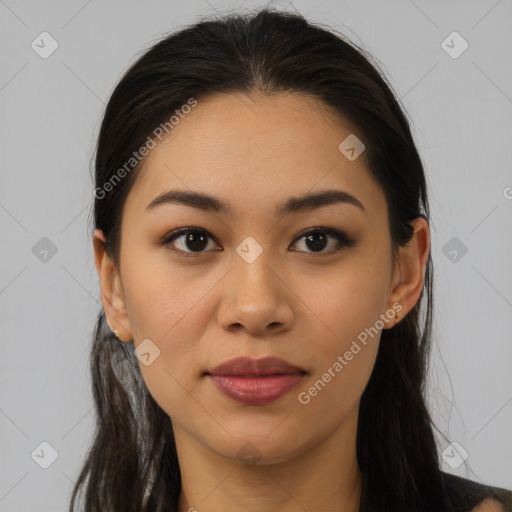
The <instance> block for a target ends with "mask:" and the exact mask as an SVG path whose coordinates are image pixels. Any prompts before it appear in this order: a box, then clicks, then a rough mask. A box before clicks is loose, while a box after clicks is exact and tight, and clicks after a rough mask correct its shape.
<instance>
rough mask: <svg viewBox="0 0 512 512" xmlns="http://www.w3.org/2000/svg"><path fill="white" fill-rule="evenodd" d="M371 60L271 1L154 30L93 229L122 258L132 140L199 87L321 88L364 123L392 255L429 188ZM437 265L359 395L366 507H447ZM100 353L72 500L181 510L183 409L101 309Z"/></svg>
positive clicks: (101, 510)
mask: <svg viewBox="0 0 512 512" xmlns="http://www.w3.org/2000/svg"><path fill="white" fill-rule="evenodd" d="M372 61H373V59H372V58H371V56H369V55H368V54H366V52H365V51H364V50H363V49H362V48H359V47H358V46H357V45H355V44H354V43H352V42H350V41H347V40H345V38H344V37H343V36H342V35H341V34H336V33H335V32H334V31H331V30H329V29H327V28H323V27H321V26H320V25H317V24H313V23H311V22H308V21H306V20H305V19H304V18H303V17H302V16H301V15H299V14H294V13H293V14H292V13H288V12H280V11H277V10H274V9H270V8H265V9H263V10H260V11H258V12H255V13H251V14H244V15H242V14H235V15H233V14H231V15H227V16H225V17H222V18H219V19H215V18H212V19H203V20H202V21H201V22H198V23H196V24H194V25H191V26H188V27H186V28H184V29H181V30H180V31H178V32H175V33H173V34H171V35H167V36H166V37H165V38H163V39H161V40H159V41H158V42H156V43H155V44H154V45H153V46H152V47H151V48H150V49H149V50H147V51H146V52H145V53H144V54H143V55H142V56H140V57H139V58H138V60H137V61H136V62H135V63H134V64H133V65H132V66H131V67H130V68H129V69H128V71H127V72H126V73H125V74H124V76H123V77H122V79H121V80H120V82H119V83H118V85H117V86H116V87H115V90H114V91H113V93H112V95H111V98H110V100H109V102H108V104H107V106H106V110H105V113H104V117H103V121H102V124H101V128H100V133H99V137H98V143H97V147H96V160H95V199H94V227H95V228H98V229H101V230H103V233H104V235H105V237H106V243H105V248H106V251H107V252H108V254H109V255H110V256H111V257H112V258H113V261H114V262H115V264H116V265H117V267H118V268H119V251H120V226H121V218H122V212H123V205H124V202H125V199H126V197H127V194H128V193H129V191H130V190H131V187H132V185H133V183H134V181H135V179H136V177H137V173H138V171H139V170H140V167H141V164H140V163H136V165H133V168H132V169H127V167H126V163H127V162H130V159H131V157H132V155H133V152H134V151H137V150H138V149H139V148H141V147H142V146H143V145H144V144H145V143H147V142H148V141H149V140H155V141H156V142H158V141H157V136H156V135H155V128H156V127H158V126H160V125H162V123H165V122H167V121H168V120H169V118H170V116H171V115H172V114H173V113H174V112H175V111H176V110H179V109H180V107H182V106H183V105H185V104H187V103H189V104H190V99H191V98H194V99H195V100H196V101H201V98H205V97H206V96H207V95H212V94H217V93H218V94H221V93H227V92H245V93H250V92H252V91H258V92H261V93H264V94H269V95H270V94H272V93H275V92H279V91H290V92H292V91H293V92H300V93H305V94H309V95H314V96H315V97H317V98H320V99H321V100H323V101H324V102H325V104H326V105H328V106H329V107H330V108H331V109H333V111H335V112H337V113H339V114H341V115H342V116H344V118H345V119H347V120H348V121H349V122H350V123H351V124H352V125H353V126H355V127H356V128H357V130H358V133H360V134H361V137H362V139H363V140H364V142H365V145H366V151H365V157H366V159H367V164H368V167H369V171H370V172H371V174H372V176H373V177H374V178H375V180H376V182H378V184H379V185H380V187H381V189H382V190H383V192H384V194H385V197H386V201H387V207H388V211H389V230H390V236H391V241H392V247H393V256H394V257H395V256H396V254H397V252H398V248H399V247H400V246H402V245H404V244H406V243H407V242H408V241H409V240H410V239H411V237H412V234H413V228H412V226H411V224H410V223H411V221H412V220H414V219H416V218H418V217H419V216H423V217H424V218H425V219H426V220H427V221H428V222H430V221H429V207H428V198H427V186H426V181H425V175H424V170H423V166H422V162H421V159H420V156H419V154H418V151H417V149H416V147H415V144H414V140H413V137H412V134H411V130H410V126H409V123H408V120H407V118H406V116H405V114H404V111H403V109H402V107H401V106H400V104H399V102H398V100H397V99H396V97H395V94H394V93H393V92H392V89H391V87H390V86H389V84H388V83H387V81H386V79H385V78H384V77H383V74H382V73H381V72H380V70H379V67H378V65H377V64H375V63H371V62H372ZM142 162H143V160H142ZM132 164H133V162H132ZM123 166H124V169H125V171H126V172H124V173H122V179H118V178H119V176H120V173H119V169H121V168H123ZM116 176H117V178H116ZM107 183H110V186H106V184H107ZM432 272H433V267H432V261H431V258H430V255H429V258H428V262H427V268H426V272H425V282H424V287H423V290H422V294H421V297H420V300H418V302H417V304H416V305H415V307H414V308H413V309H412V310H411V311H410V312H409V313H408V314H407V315H406V316H405V318H401V319H400V322H399V323H398V324H397V325H396V326H395V327H393V328H392V329H387V330H384V331H382V337H381V342H380V348H379V352H378V355H377V360H376V363H375V367H374V370H373V373H372V375H371V378H370V380H369V383H368V385H367V387H366V389H365V391H364V393H363V395H362V397H361V402H360V413H359V423H358V430H357V458H358V463H359V467H360V470H361V474H362V478H363V495H362V504H361V510H378V511H381V512H383V511H387V512H398V511H404V512H405V511H407V512H411V511H412V510H414V511H417V512H420V511H425V512H426V511H436V512H439V511H442V510H448V508H447V507H448V505H447V503H446V494H445V491H444V487H443V479H442V471H441V469H440V464H439V459H438V452H437V448H436V442H435V438H434V435H433V427H434V424H433V421H432V418H431V416H430V413H429V411H428V408H427V406H426V400H425V398H424V392H425V378H426V374H427V364H428V360H429V351H430V346H431V327H432V317H431V311H432V285H433V281H432V277H433V276H432ZM424 300H426V303H427V304H426V312H425V315H424V322H423V326H421V325H420V322H421V320H420V303H422V302H424ZM422 312H423V311H422ZM90 364H91V373H92V386H93V392H94V400H95V407H96V416H97V419H96V430H95V435H94V439H93V441H92V444H91V446H90V449H89V451H88V455H87V459H86V461H85V463H84V465H83V467H82V470H81V473H80V475H79V477H78V480H77V482H76V484H75V487H74V489H73V495H72V497H71V503H70V512H72V511H73V510H76V509H75V505H76V502H77V501H78V497H79V496H82V495H83V496H82V497H83V498H84V510H87V511H88V512H89V511H95V512H107V511H109V512H110V511H112V512H129V511H133V512H140V511H141V510H144V511H148V512H156V511H161V512H164V511H176V510H177V502H178V496H179V492H180V487H181V476H180V468H179V464H178V458H177V455H176V448H175V443H174V436H173V430H172V420H171V419H170V418H169V417H168V415H167V414H166V413H165V412H164V411H163V410H162V409H161V408H160V407H159V406H158V405H157V404H156V402H155V400H154V399H153V398H152V397H151V395H150V394H149V392H148V390H147V388H146V386H145V384H144V381H143V379H142V377H141V373H140V370H139V365H138V361H137V358H136V357H135V354H134V347H133V343H122V342H120V341H119V340H117V339H116V338H115V336H114V335H113V334H112V332H111V331H110V329H109V327H108V325H107V323H106V319H105V314H104V311H101V313H100V314H99V317H98V321H97V325H96V329H95V333H94V344H93V347H92V353H91V360H90Z"/></svg>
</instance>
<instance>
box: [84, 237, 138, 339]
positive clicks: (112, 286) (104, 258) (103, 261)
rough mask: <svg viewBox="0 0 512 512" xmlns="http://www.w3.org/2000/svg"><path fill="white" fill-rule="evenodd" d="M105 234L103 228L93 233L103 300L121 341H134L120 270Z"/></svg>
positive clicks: (95, 257) (109, 318)
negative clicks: (109, 251) (109, 252)
mask: <svg viewBox="0 0 512 512" xmlns="http://www.w3.org/2000/svg"><path fill="white" fill-rule="evenodd" d="M105 241H106V239H105V236H104V235H103V231H102V230H101V229H95V230H94V233H93V244H94V260H95V263H96V270H97V272H98V277H99V280H100V287H101V302H102V303H103V309H104V311H105V316H106V318H107V322H108V325H109V326H110V329H111V330H112V331H114V330H116V331H117V332H118V335H119V339H120V340H121V341H126V342H128V341H132V340H133V336H132V331H131V327H130V322H129V320H128V316H127V314H126V307H125V300H124V292H123V288H122V285H121V279H120V276H119V272H118V270H117V269H116V267H115V265H114V262H113V261H112V259H111V258H110V256H109V255H108V254H107V252H106V251H105Z"/></svg>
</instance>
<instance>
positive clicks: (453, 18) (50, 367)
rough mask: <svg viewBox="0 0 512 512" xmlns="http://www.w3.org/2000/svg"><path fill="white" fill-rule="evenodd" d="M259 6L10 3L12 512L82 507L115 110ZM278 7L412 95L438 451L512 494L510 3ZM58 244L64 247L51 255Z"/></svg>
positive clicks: (4, 5) (3, 330) (5, 273)
mask: <svg viewBox="0 0 512 512" xmlns="http://www.w3.org/2000/svg"><path fill="white" fill-rule="evenodd" d="M262 5H263V4H262V3H255V2H241V1H239V2H235V1H232V2H221V1H214V0H211V1H209V2H207V1H206V0H188V1H187V2H174V1H165V2H164V1H159V2H157V1H148V2H135V1H124V2H120V1H102V2H100V1H98V0H92V1H80V2H76V1H67V2H63V1H61V2H45V3H43V2H36V1H32V2H28V1H13V0H9V1H8V0H0V41H1V42H0V48H1V54H0V58H1V66H0V107H1V116H0V130H1V137H0V141H1V142H0V143H1V149H0V151H1V155H2V160H1V162H2V164H1V184H2V186H1V188H0V226H1V242H0V243H1V247H2V251H1V254H0V257H1V261H0V269H1V272H0V315H1V324H0V339H1V350H2V352H1V358H0V368H1V371H0V379H1V387H0V433H1V436H0V443H1V450H2V459H1V460H2V463H1V470H0V472H1V475H0V511H2V512H7V511H9V512H17V511H24V512H27V511H35V510H37V511H38V512H45V511H52V512H55V511H57V510H60V511H65V510H67V503H68V499H69V495H70V492H71V488H72V483H73V482H74V480H75V478H76V476H77V474H78V470H79V467H80V465H81V463H82V461H83V458H84V456H85V449H86V447H87V445H88V443H89V441H90V438H91V433H92V425H93V422H92V420H93V417H92V399H91V391H90V381H89V373H88V371H89V370H88V365H87V357H88V351H89V346H90V343H91V337H92V329H93V325H94V321H95V318H96V314H97V312H98V310H99V307H100V301H99V287H98V280H97V275H96V270H95V267H94V257H93V248H92V242H91V230H90V229H89V225H88V214H89V209H90V205H91V200H92V183H91V180H90V176H89V162H90V159H91V156H92V155H93V149H94V144H95V138H96V136H97V133H98V128H99V122H100V118H101V114H102V111H103V108H104V102H106V101H107V99H108V97H109V94H110V93H111V92H112V90H113V87H114V86H115V84H116V82H117V81H118V80H119V78H120V77H121V74H122V73H123V72H124V70H125V69H126V68H127V67H128V66H129V65H130V64H131V63H132V62H133V61H134V58H135V56H136V54H138V53H139V52H141V51H142V50H143V49H145V48H148V47H149V46H150V45H151V43H152V42H153V41H155V40H156V39H157V38H159V37H160V36H162V35H163V34H164V33H165V32H167V31H171V30H174V29H176V28H178V27H180V26H183V25H185V24H188V23H192V22H194V21H197V20H198V19H199V17H200V16H201V15H204V14H214V13H215V11H217V10H218V11H220V12H221V13H224V12H225V11H226V10H228V9H233V10H236V9H238V8H242V9H245V8H249V9H251V8H253V7H258V6H262ZM273 5H274V6H276V7H281V8H287V10H294V9H297V10H298V11H299V12H301V13H302V14H304V15H306V16H307V17H308V18H309V19H311V20H313V21H318V22H321V23H325V24H327V25H329V26H332V27H334V28H335V29H337V30H340V31H341V32H343V33H344V34H346V35H347V36H348V37H350V38H352V39H353V40H354V41H355V42H356V43H359V44H362V45H363V46H364V47H365V48H366V49H368V50H369V51H370V52H372V53H373V54H374V55H375V57H376V58H377V59H378V60H379V61H380V63H381V65H382V68H383V71H384V72H385V73H386V75H387V76H388V78H389V80H390V82H391V84H392V85H393V87H394V89H395V91H396V92H397V94H398V95H399V96H400V97H401V98H402V101H403V104H404V106H405V108H406V110H407V111H408V113H409V116H410V118H411V119H412V121H413V127H414V133H415V137H416V140H417V143H418V146H419V148H420V152H421V155H422V158H423V160H424V163H425V166H426V172H427V175H428V181H429V185H430V197H431V208H432V225H431V234H432V255H433V259H434V265H435V273H434V275H435V288H434V292H435V302H436V304H435V311H434V335H435V346H434V351H433V358H432V368H431V374H430V397H429V401H430V403H431V407H432V410H433V414H434V418H435V420H436V423H437V425H438V427H439V429H440V430H441V431H442V432H443V433H444V435H445V436H446V439H444V438H443V437H441V436H440V437H439V451H440V453H441V452H443V451H444V450H445V449H447V451H446V452H444V453H445V457H446V460H448V461H450V462H451V464H452V465H454V466H456V465H457V464H456V463H455V462H456V461H457V460H459V463H460V462H462V459H461V458H460V456H459V455H457V453H458V452H461V449H460V448H457V447H456V449H457V450H458V451H457V452H454V451H452V450H453V445H452V446H451V447H449V446H448V445H449V443H450V442H453V441H455V442H457V443H459V445H460V446H461V447H462V448H463V449H464V450H465V451H466V452H467V454H468V456H467V459H466V460H465V462H464V463H462V464H460V465H458V466H457V467H451V466H450V465H449V464H448V462H443V465H444V469H445V470H446V471H449V472H452V473H456V474H460V475H463V476H466V477H469V478H471V479H473V480H477V481H484V482H485V483H489V484H494V485H498V486H502V487H508V488H512V464H511V462H510V461H511V460H512V442H511V432H512V372H511V368H512V365H511V363H512V343H511V337H512V336H511V333H512V314H511V312H512V272H511V265H510V262H511V261H512V236H510V235H511V234H512V233H511V231H512V228H511V225H512V223H511V221H512V200H511V199H510V198H511V197H512V188H510V187H512V172H511V162H512V144H511V142H512V133H511V132H512V116H511V112H512V99H511V96H512V89H511V82H512V68H511V66H510V62H511V55H512V30H511V20H512V2H511V1H507V0H501V1H496V0H489V1H487V0H485V1H484V0H482V1H478V2H476V1H467V0H464V1H450V2H447V1H430V2H427V1H420V0H415V1H414V2H413V1H382V0H379V1H364V2H363V1H359V2H358V1H344V2H341V1H339V0H336V1H334V0H333V1H324V2H316V1H311V0H310V1H307V2H305V1H300V0H295V1H294V2H293V4H289V3H288V2H287V1H283V2H279V1H277V2H274V3H273ZM43 31H47V32H49V33H50V34H51V36H52V37H53V38H54V39H55V40H56V41H57V42H58V45H59V46H58V49H57V50H56V51H55V52H54V53H53V54H52V55H51V56H50V57H49V58H47V59H42V58H41V57H40V56H39V54H38V53H36V52H35V51H34V50H33V49H32V47H31V43H32V41H34V40H36V38H37V37H38V36H39V34H40V33H41V32H43ZM453 31H457V32H459V33H460V34H461V36H462V37H463V38H464V39H465V40H466V41H467V42H468V44H469V47H468V49H467V50H466V51H465V52H464V53H463V54H462V55H460V56H459V57H458V58H452V57H451V56H450V55H448V54H447V53H446V51H445V50H444V49H443V47H442V46H441V43H442V41H443V40H445V39H446V38H447V36H448V35H449V34H451V33H452V32H453ZM36 42H37V40H36ZM448 44H449V45H450V46H454V50H457V49H460V48H461V46H460V41H454V42H453V43H452V42H451V40H450V39H448ZM452 51H453V49H452ZM507 187H509V188H507ZM43 237H47V238H48V239H49V240H51V242H52V244H54V246H55V248H56V250H57V252H56V253H55V254H53V255H52V252H49V253H48V254H47V256H46V261H41V259H40V258H41V257H43V256H42V253H39V257H37V253H38V250H42V249H41V247H43V248H44V247H45V245H44V244H47V245H48V241H42V242H40V240H41V239H42V238H43ZM454 237H455V238H454ZM38 243H39V244H42V245H41V247H40V246H39V245H36V244H38ZM462 244H463V245H462ZM34 246H36V249H34V250H33V247H34ZM463 246H465V247H466V248H467V253H466V254H464V255H462V252H461V248H462V247H463ZM454 249H455V251H457V256H456V257H455V252H453V250H454ZM34 252H35V253H36V254H34ZM450 253H451V254H450ZM454 259H455V261H454ZM44 441H46V442H47V443H49V444H50V445H51V446H52V447H53V448H54V449H55V450H56V451H57V452H58V458H57V459H56V460H55V461H54V462H53V464H51V465H50V466H49V467H48V468H47V469H42V468H41V467H40V466H39V464H38V463H36V462H35V460H34V459H37V460H38V461H43V459H44V458H45V457H46V458H47V460H49V459H48V457H49V456H50V451H49V450H48V449H45V448H44V446H43V451H44V454H45V455H44V457H43V456H42V452H41V447H40V443H42V442H44ZM34 450H36V453H39V455H40V457H39V459H38V458H37V457H36V456H34V459H33V458H32V457H31V454H32V453H33V452H34ZM462 453H463V452H462ZM454 461H455V462H454Z"/></svg>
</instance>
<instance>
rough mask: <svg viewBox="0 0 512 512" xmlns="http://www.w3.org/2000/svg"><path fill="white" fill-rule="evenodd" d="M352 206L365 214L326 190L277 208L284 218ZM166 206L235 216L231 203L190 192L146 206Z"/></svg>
mask: <svg viewBox="0 0 512 512" xmlns="http://www.w3.org/2000/svg"><path fill="white" fill-rule="evenodd" d="M340 203H341V204H351V205H353V206H356V207H357V208H359V209H360V210H361V211H363V212H364V213H367V212H366V209H365V207H364V206H363V204H362V203H361V201H359V199H357V198H356V197H355V196H353V195H352V194H349V193H348V192H345V191H343V190H336V189H330V190H324V191H322V192H317V193H306V194H304V195H303V196H300V197H290V198H289V199H288V200H286V201H285V202H284V203H282V204H279V205H277V206H276V209H275V214H276V216H277V217H284V216H285V215H288V214H290V213H298V212H304V211H311V210H316V209H318V208H321V207H323V206H328V205H332V204H340ZM164 204H182V205H185V206H190V207H192V208H197V209H199V210H204V211H214V212H217V213H223V214H225V215H229V216H231V217H232V216H233V207H232V205H231V204H230V203H227V202H224V201H222V200H220V199H218V198H216V197H214V196H211V195H208V194H205V193H201V192H194V191H188V190H169V191H167V192H164V193H162V194H160V195H159V196H157V197H156V198H155V199H153V201H151V203H149V204H148V205H147V206H146V209H145V211H151V210H154V209H155V208H156V207H157V206H161V205H164Z"/></svg>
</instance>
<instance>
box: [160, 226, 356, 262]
mask: <svg viewBox="0 0 512 512" xmlns="http://www.w3.org/2000/svg"><path fill="white" fill-rule="evenodd" d="M189 233H194V234H205V235H206V236H208V237H209V238H211V239H212V240H215V238H213V237H212V236H211V235H210V234H209V233H208V231H205V230H204V229H201V228H195V227H187V228H180V229H177V230H175V231H172V232H171V233H169V234H168V235H167V236H166V237H165V238H164V239H162V240H161V241H160V242H159V244H160V245H161V246H169V245H171V243H172V242H173V241H174V240H176V239H178V238H180V237H182V236H183V235H185V234H189ZM315 233H322V234H326V235H331V236H333V237H334V238H337V239H338V244H337V246H336V247H334V248H333V249H331V250H329V251H323V250H322V251H320V252H314V251H297V252H306V253H309V254H313V255H322V254H333V253H335V252H339V251H341V250H342V249H343V248H345V247H352V246H353V245H354V244H355V241H354V240H352V239H350V238H349V237H348V236H347V235H346V234H345V233H343V232H341V231H338V230H336V229H332V228H322V227H316V228H312V229H309V230H307V231H304V232H302V233H301V234H300V235H298V236H297V237H296V238H295V239H294V241H293V243H296V242H298V241H299V240H301V239H303V238H305V237H307V236H309V235H313V234H315ZM215 241H216V240H215ZM170 249H171V250H173V251H176V252H178V253H181V254H183V255H184V256H185V257H196V256H200V255H201V254H204V253H205V252H209V251H200V252H189V251H183V250H182V249H176V248H172V247H170Z"/></svg>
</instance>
